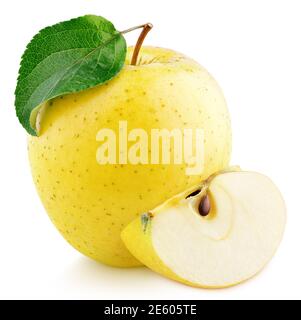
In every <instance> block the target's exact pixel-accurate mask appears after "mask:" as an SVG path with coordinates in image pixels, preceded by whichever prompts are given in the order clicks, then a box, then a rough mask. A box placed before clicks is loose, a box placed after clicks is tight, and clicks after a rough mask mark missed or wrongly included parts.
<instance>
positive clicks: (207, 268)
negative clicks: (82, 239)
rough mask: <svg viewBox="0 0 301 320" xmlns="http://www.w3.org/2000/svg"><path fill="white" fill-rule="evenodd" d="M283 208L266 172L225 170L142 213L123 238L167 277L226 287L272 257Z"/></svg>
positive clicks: (283, 217)
mask: <svg viewBox="0 0 301 320" xmlns="http://www.w3.org/2000/svg"><path fill="white" fill-rule="evenodd" d="M285 212H286V210H285V204H284V201H283V199H282V196H281V194H280V192H279V191H278V189H277V187H276V186H275V185H274V184H273V183H272V181H271V180H270V179H268V178H267V177H266V176H264V175H261V174H258V173H253V172H243V171H239V172H223V173H220V174H218V175H214V176H212V177H210V178H209V179H208V180H207V181H205V182H204V183H203V184H202V185H201V186H200V187H199V188H195V189H190V190H188V191H186V192H184V193H182V194H180V195H177V196H175V197H173V198H172V199H170V200H168V201H167V202H165V203H164V204H163V205H161V206H159V207H158V208H156V209H154V210H153V211H151V212H149V213H147V214H144V215H142V216H141V217H140V218H138V219H136V220H135V221H133V222H132V223H131V224H130V225H128V226H127V227H126V228H125V230H124V231H123V232H122V235H121V237H122V239H123V241H124V243H125V244H126V246H127V248H128V249H129V251H130V252H131V253H132V254H133V255H134V256H135V257H136V258H137V259H138V260H140V261H141V262H142V263H143V264H145V265H146V266H148V267H149V268H150V269H152V270H154V271H156V272H158V273H160V274H162V275H164V276H166V277H168V278H171V279H174V280H176V281H179V282H183V283H185V284H188V285H192V286H197V287H205V288H224V287H229V286H232V285H235V284H238V283H241V282H243V281H245V280H247V279H249V278H251V277H253V276H254V275H255V274H257V273H258V272H259V271H260V270H261V269H263V267H264V266H265V265H266V264H267V263H268V262H269V261H270V259H271V258H272V257H273V255H274V253H275V251H276V249H277V247H278V245H279V243H280V241H281V238H282V235H283V232H284V226H285V221H286V213H285Z"/></svg>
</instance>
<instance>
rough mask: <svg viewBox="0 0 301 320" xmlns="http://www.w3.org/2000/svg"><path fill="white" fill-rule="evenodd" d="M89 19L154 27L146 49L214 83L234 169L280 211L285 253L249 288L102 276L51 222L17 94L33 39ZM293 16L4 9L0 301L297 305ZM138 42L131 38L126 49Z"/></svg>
mask: <svg viewBox="0 0 301 320" xmlns="http://www.w3.org/2000/svg"><path fill="white" fill-rule="evenodd" d="M87 13H92V14H98V15H103V16H104V17H106V18H108V19H109V20H111V21H112V22H114V24H115V26H116V27H117V28H118V29H119V30H123V29H126V28H128V27H131V26H135V25H137V24H141V23H145V22H148V21H150V22H152V23H153V24H154V25H155V28H154V29H153V31H152V32H151V34H150V35H149V36H148V38H147V40H146V44H150V45H157V46H163V47H167V48H172V49H175V50H178V51H180V52H183V53H185V54H187V55H189V56H191V57H192V58H194V59H196V60H198V61H199V62H200V63H201V64H202V65H203V66H205V67H206V68H207V69H208V70H209V71H210V72H211V73H212V74H213V75H214V76H215V78H216V79H217V80H218V81H219V83H220V85H221V86H222V88H223V90H224V92H225V96H226V98H227V101H228V105H229V109H230V112H231V115H232V122H233V158H232V163H233V164H239V165H241V166H242V167H243V168H246V169H251V170H255V171H259V172H263V173H265V174H267V175H269V176H270V177H271V178H272V179H273V180H274V181H275V182H276V184H277V185H278V186H279V188H280V190H281V191H282V192H283V195H284V198H285V199H286V202H287V208H288V224H287V228H286V233H285V237H284V240H283V242H282V245H281V247H280V249H279V251H278V252H277V254H276V256H275V258H274V259H273V261H272V262H271V263H270V264H269V265H268V267H267V268H266V269H265V270H264V271H263V272H262V273H261V274H260V275H259V276H257V277H256V278H255V279H253V280H251V281H249V282H247V283H245V284H243V285H240V286H237V287H235V288H231V289H226V290H217V291H216V290H213V291H208V290H202V289H194V288H190V287H186V286H184V285H181V284H178V283H175V282H172V281H169V280H167V279H164V278H162V277H160V276H158V275H156V274H155V273H153V272H151V271H149V270H147V269H144V268H140V269H130V270H122V269H114V268H110V267H106V266H103V265H101V264H97V263H95V262H93V261H91V260H89V259H87V258H85V257H83V256H81V255H80V254H79V253H77V252H76V251H75V250H74V249H72V248H71V247H70V246H69V245H68V244H67V243H66V242H65V241H64V240H63V239H62V237H61V236H60V235H59V233H58V232H57V231H56V230H55V228H54V227H53V226H52V224H51V223H50V221H49V219H48V217H47V215H46V213H45V212H44V209H43V207H42V205H41V203H40V201H39V199H38V196H37V194H36V192H35V189H34V186H33V183H32V180H31V176H30V171H29V165H28V160H27V152H26V134H25V131H24V130H23V129H22V128H21V126H20V125H19V124H18V121H17V119H16V117H15V112H14V95H13V92H14V89H15V85H16V76H17V71H18V65H19V61H20V56H21V54H22V52H23V50H24V48H25V46H26V44H27V42H28V41H29V40H30V39H31V37H32V36H33V35H34V34H35V33H36V32H37V31H38V30H39V29H41V28H43V27H45V26H47V25H51V24H54V23H56V22H59V21H63V20H67V19H69V18H72V17H77V16H80V15H84V14H87ZM300 16H301V2H300V1H298V0H296V1H293V0H283V1H277V0H271V1H269V0H249V1H246V0H227V1H224V0H221V1H217V0H206V1H204V0H198V1H196V0H185V1H183V0H173V1H163V0H159V1H158V0H151V1H141V0H133V1H131V0H127V1H117V0H107V1H100V0H73V1H68V0H51V1H50V0H47V1H39V0H37V1H33V0H25V1H20V0H9V1H1V2H0V32H1V37H0V40H1V45H0V104H1V106H0V121H1V125H0V136H1V153H0V298H2V299H10V298H17V299H19V298H20V299H21V298H22V299H23V298H27V299H33V298H35V299H46V298H49V299H64V298H67V299H72V298H77V299H138V298H141V299H247V298H248V299H274V298H275V299H276V298H279V299H280V298H281V299H286V298H287V299H288V298H301V290H300V286H301V249H300V246H301V210H300V209H301V184H300V165H301V157H300V138H301V123H300V116H301V97H300V93H301V88H300V85H301V62H300V61H301V18H300ZM137 36H138V34H137V33H134V34H131V35H128V36H127V40H128V43H131V44H133V43H134V41H135V39H136V38H137Z"/></svg>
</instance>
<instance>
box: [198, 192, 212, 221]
mask: <svg viewBox="0 0 301 320" xmlns="http://www.w3.org/2000/svg"><path fill="white" fill-rule="evenodd" d="M198 209H199V214H200V215H201V216H202V217H206V216H208V214H209V213H210V209H211V205H210V199H209V196H208V195H205V196H204V197H203V198H202V200H201V202H200V204H199V208H198Z"/></svg>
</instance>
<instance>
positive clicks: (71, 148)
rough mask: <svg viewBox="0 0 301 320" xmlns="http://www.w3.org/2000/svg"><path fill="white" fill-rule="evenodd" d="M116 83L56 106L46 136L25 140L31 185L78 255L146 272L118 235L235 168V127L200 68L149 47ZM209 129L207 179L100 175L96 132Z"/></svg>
mask: <svg viewBox="0 0 301 320" xmlns="http://www.w3.org/2000/svg"><path fill="white" fill-rule="evenodd" d="M132 52H133V49H132V48H129V50H128V56H127V61H126V65H125V67H124V68H123V70H122V71H121V72H120V73H119V74H118V76H116V77H115V78H114V79H113V80H111V81H109V82H107V83H106V84H104V85H101V86H97V87H94V88H92V89H89V90H86V91H83V92H80V93H76V94H70V95H66V96H62V97H58V98H56V99H54V100H52V101H51V102H48V103H47V106H46V108H44V111H43V113H42V115H41V116H40V124H39V127H40V130H39V136H38V137H33V136H29V138H28V149H29V159H30V165H31V170H32V175H33V179H34V182H35V185H36V188H37V191H38V193H39V196H40V198H41V200H42V202H43V205H44V207H45V209H46V211H47V212H48V215H49V217H50V219H51V221H52V222H53V223H54V225H55V226H56V227H57V229H58V230H59V231H60V233H61V234H62V235H63V237H64V238H65V239H66V240H67V241H68V242H69V243H70V244H71V245H72V246H73V247H74V248H76V249H77V250H78V251H80V252H82V253H83V254H85V255H86V256H89V257H91V258H93V259H95V260H97V261H100V262H103V263H105V264H108V265H111V266H116V267H133V266H139V265H141V263H140V262H138V261H137V260H136V259H135V258H134V257H133V256H132V255H131V254H130V253H129V251H128V250H127V249H126V247H125V245H124V244H123V242H122V241H121V237H120V233H121V231H122V230H123V229H124V227H125V226H126V225H128V224H129V223H130V222H131V221H132V220H134V219H135V218H136V217H138V216H139V215H140V214H141V213H142V212H146V211H148V210H149V209H151V208H154V207H156V206H158V205H159V204H160V203H162V202H164V201H165V200H167V199H169V198H170V197H172V196H173V195H175V194H178V193H179V192H181V191H183V190H185V189H187V188H188V187H190V186H193V185H195V184H196V183H197V182H199V181H200V180H204V179H206V178H207V177H208V176H210V175H211V174H212V173H214V172H216V171H219V170H221V169H223V168H225V167H227V166H228V164H229V159H230V153H231V125H230V119H229V113H228V110H227V106H226V103H225V99H224V97H223V94H222V91H221V90H220V88H219V86H218V84H217V83H216V81H215V80H214V79H213V78H212V76H211V75H210V74H209V73H208V72H207V71H206V70H205V69H204V68H202V67H201V66H200V65H199V64H197V63H196V62H195V61H193V60H191V59H189V58H187V57H185V56H183V55H181V54H179V53H177V52H174V51H171V50H167V49H162V48H154V47H143V48H142V49H141V52H140V57H141V58H140V61H139V63H138V65H137V66H130V65H129V64H130V63H129V61H130V58H131V56H132ZM122 120H127V121H128V127H129V130H131V129H134V128H143V129H144V130H146V131H147V132H148V133H149V134H150V130H151V129H153V128H166V129H173V128H179V129H184V128H189V129H193V128H202V129H203V130H204V133H205V170H204V172H203V174H202V175H201V176H200V175H199V176H187V175H186V173H185V168H186V166H185V165H151V164H150V165H131V164H126V165H120V164H117V165H102V166H101V165H99V164H98V163H97V161H96V151H97V149H98V147H99V146H100V143H99V142H97V141H96V135H97V132H98V131H99V130H100V129H102V128H110V129H113V130H114V131H115V132H118V124H119V121H122Z"/></svg>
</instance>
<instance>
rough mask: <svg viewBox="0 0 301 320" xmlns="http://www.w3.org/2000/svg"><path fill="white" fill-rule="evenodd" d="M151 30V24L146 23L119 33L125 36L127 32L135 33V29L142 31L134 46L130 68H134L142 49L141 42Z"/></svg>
mask: <svg viewBox="0 0 301 320" xmlns="http://www.w3.org/2000/svg"><path fill="white" fill-rule="evenodd" d="M152 28H153V25H152V24H151V23H146V24H142V25H140V26H137V27H133V28H130V29H127V30H124V31H122V32H121V33H122V34H126V33H129V32H132V31H135V30H137V29H143V30H142V32H141V34H140V36H139V38H138V40H137V43H136V46H135V49H134V52H133V56H132V61H131V65H132V66H135V65H136V64H137V60H138V56H139V52H140V49H141V47H142V44H143V41H144V39H145V38H146V36H147V34H148V33H149V32H150V30H151V29H152Z"/></svg>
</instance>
